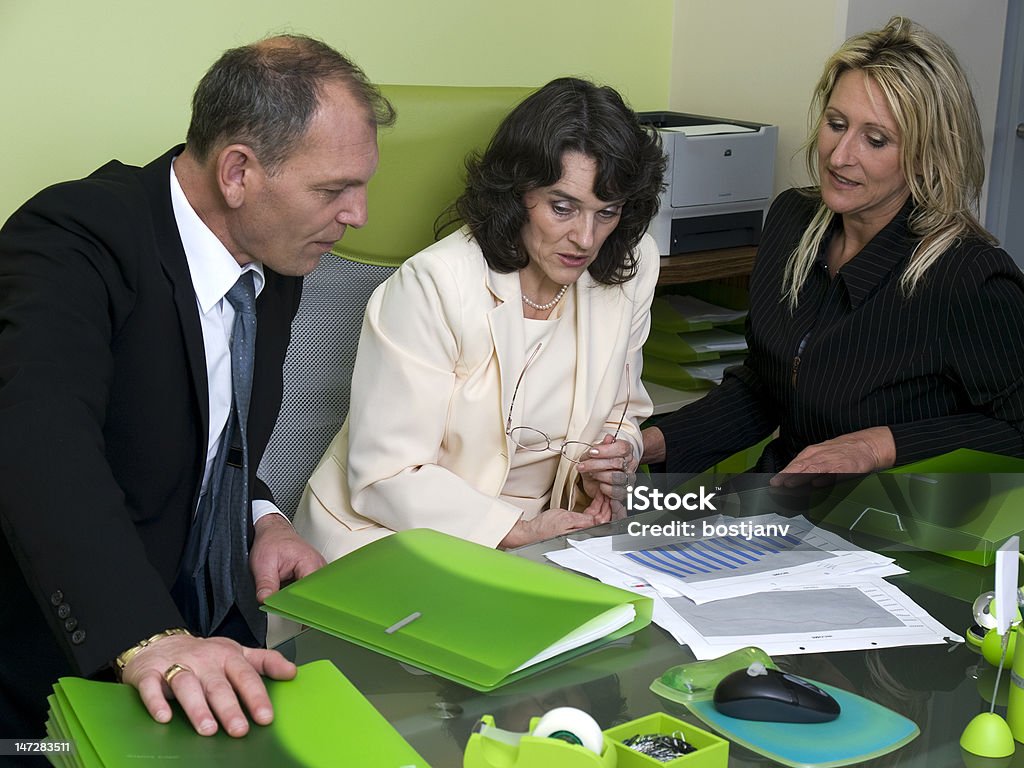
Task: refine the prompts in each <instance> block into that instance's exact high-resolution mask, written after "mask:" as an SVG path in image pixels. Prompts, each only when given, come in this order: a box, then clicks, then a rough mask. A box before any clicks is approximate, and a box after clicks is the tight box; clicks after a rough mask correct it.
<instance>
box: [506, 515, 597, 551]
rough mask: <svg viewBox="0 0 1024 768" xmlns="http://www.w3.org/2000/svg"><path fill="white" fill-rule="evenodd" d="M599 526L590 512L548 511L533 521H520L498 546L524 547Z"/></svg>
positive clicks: (508, 547)
mask: <svg viewBox="0 0 1024 768" xmlns="http://www.w3.org/2000/svg"><path fill="white" fill-rule="evenodd" d="M594 525H597V523H595V522H594V517H593V515H591V514H589V512H570V511H569V510H567V509H547V510H545V511H543V512H541V513H540V514H539V515H537V516H536V517H535V518H533V519H532V520H518V521H517V522H516V524H515V525H513V526H512V530H511V531H509V532H508V533H507V534H505V538H504V539H502V540H501V541H500V542H499V543H498V546H499V547H501V548H502V549H512V548H513V547H523V546H526V545H527V544H533V543H534V542H535V541H544V540H545V539H553V538H555V537H556V536H562V535H564V534H566V533H572V532H573V531H579V530H581V529H583V528H590V527H591V526H594Z"/></svg>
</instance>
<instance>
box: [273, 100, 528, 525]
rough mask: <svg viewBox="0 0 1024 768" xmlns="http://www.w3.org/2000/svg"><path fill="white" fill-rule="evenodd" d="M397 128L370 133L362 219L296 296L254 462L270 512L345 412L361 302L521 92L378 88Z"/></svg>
mask: <svg viewBox="0 0 1024 768" xmlns="http://www.w3.org/2000/svg"><path fill="white" fill-rule="evenodd" d="M381 90H382V91H383V92H384V95H385V96H387V97H388V99H390V100H391V102H392V103H393V104H394V105H395V109H396V110H397V112H398V122H397V123H396V124H395V126H394V127H393V128H389V129H384V130H382V131H381V135H380V164H379V166H378V169H377V174H376V176H374V178H373V179H372V180H371V182H370V187H369V221H368V223H367V225H366V226H365V227H363V228H362V229H359V230H355V229H350V230H349V231H348V232H347V233H346V234H345V238H344V239H343V240H342V241H340V242H339V243H337V244H336V245H335V247H334V250H333V251H332V252H331V253H328V254H325V255H324V257H323V258H322V259H321V262H320V266H319V267H318V268H317V269H316V270H315V271H314V272H313V273H312V274H310V275H309V276H308V277H307V278H306V280H305V282H304V284H303V289H302V303H301V305H300V306H299V311H298V314H297V315H296V317H295V321H294V322H293V323H292V340H291V345H290V346H289V348H288V356H287V358H286V359H285V364H284V400H283V402H282V404H281V414H280V416H279V417H278V421H277V426H276V428H275V430H274V434H273V435H272V436H271V439H270V443H269V445H268V446H267V452H266V454H265V455H264V457H263V461H262V462H261V464H260V468H259V475H260V477H261V478H262V479H263V480H264V481H265V482H266V483H267V485H269V486H270V489H271V490H272V491H273V493H274V497H275V500H276V501H277V504H278V507H279V508H280V509H281V511H282V512H284V513H285V514H286V515H288V516H289V517H290V516H291V515H293V514H294V513H295V509H296V507H297V506H298V503H299V498H300V497H301V495H302V490H303V488H304V487H305V484H306V480H307V479H308V478H309V476H310V475H311V474H312V472H313V469H314V468H315V467H316V465H317V462H319V461H320V457H321V456H322V455H323V452H324V451H325V450H326V449H327V446H328V444H329V443H330V442H331V440H332V439H333V438H334V435H335V434H336V433H337V432H338V430H339V429H340V428H341V425H342V422H344V420H345V416H346V415H347V413H348V401H349V386H350V382H351V379H352V366H353V365H354V363H355V355H356V347H357V345H358V342H359V331H360V328H361V326H362V320H363V312H364V309H365V307H366V302H367V300H368V299H369V298H370V294H371V293H373V291H374V289H375V288H376V287H377V286H378V285H379V284H380V283H381V282H382V281H383V280H385V279H386V278H387V277H388V276H389V275H390V274H391V273H392V272H393V271H394V270H395V268H396V267H397V266H398V265H400V264H401V263H402V262H403V261H405V259H407V258H409V257H410V256H412V255H413V254H414V253H416V252H417V251H419V250H422V249H423V248H424V247H426V246H427V245H429V244H430V243H431V242H433V240H434V221H435V219H436V218H437V217H438V215H439V214H440V213H441V212H442V211H443V210H444V209H445V208H446V207H447V206H448V205H450V204H451V203H452V202H453V201H454V200H455V198H456V197H458V195H459V194H460V193H461V191H462V188H463V184H464V175H465V174H464V171H465V157H466V155H467V154H468V153H469V152H471V151H473V150H482V149H483V148H484V147H486V146H487V142H488V141H489V140H490V138H491V135H492V134H493V133H494V130H495V129H496V128H497V126H498V123H499V122H501V119H502V118H503V117H504V116H505V115H506V114H508V112H509V110H511V108H512V107H513V106H515V104H517V103H518V102H519V101H521V100H522V99H523V98H524V97H525V96H527V95H528V94H529V93H530V92H531V89H528V88H497V87H496V88H483V87H458V86H417V85H385V86H381Z"/></svg>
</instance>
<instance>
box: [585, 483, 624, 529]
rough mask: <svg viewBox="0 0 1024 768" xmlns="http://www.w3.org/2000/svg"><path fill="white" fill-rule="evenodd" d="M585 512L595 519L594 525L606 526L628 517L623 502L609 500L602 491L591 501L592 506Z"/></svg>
mask: <svg viewBox="0 0 1024 768" xmlns="http://www.w3.org/2000/svg"><path fill="white" fill-rule="evenodd" d="M583 511H584V512H585V513H586V514H588V515H590V516H591V517H593V518H594V525H604V524H605V523H610V522H611V521H612V520H622V519H623V518H624V517H625V516H626V507H625V506H623V504H622V502H621V501H615V500H614V499H610V498H608V497H607V496H605V495H604V494H603V493H601V491H600V490H599V491H598V492H597V495H595V496H594V497H593V498H592V499H591V501H590V506H588V507H587V508H586V509H585V510H583Z"/></svg>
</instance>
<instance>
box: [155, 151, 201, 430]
mask: <svg viewBox="0 0 1024 768" xmlns="http://www.w3.org/2000/svg"><path fill="white" fill-rule="evenodd" d="M183 149H184V145H178V146H177V147H175V148H174V149H172V150H171V151H170V152H168V153H167V154H165V155H164V156H163V157H160V158H157V159H156V160H154V161H153V162H151V163H150V164H149V165H147V166H146V167H145V168H143V169H142V183H143V186H144V187H145V189H146V194H147V195H149V198H150V201H151V202H150V206H149V207H150V210H151V211H152V212H153V229H154V232H155V233H156V238H157V241H158V242H157V249H158V251H159V253H160V260H161V264H162V267H163V271H164V275H166V277H167V280H168V281H169V282H170V284H171V286H172V290H173V295H174V305H175V309H176V311H177V314H178V323H179V326H180V327H181V335H182V337H183V338H184V340H185V350H186V352H187V357H188V367H189V371H190V373H191V378H192V396H193V398H194V399H195V403H196V409H197V411H198V412H199V415H200V418H201V419H202V430H201V432H200V434H203V435H206V434H208V433H209V430H210V399H209V389H210V385H209V381H208V380H207V375H206V351H205V348H204V346H203V331H202V328H201V327H200V325H199V310H198V308H197V306H196V292H195V287H194V286H193V285H192V275H191V273H190V272H189V271H188V261H187V260H186V259H185V249H184V247H183V246H182V244H181V236H180V235H179V234H178V225H177V223H176V222H175V220H174V209H173V208H172V207H171V182H170V173H171V170H170V168H171V159H172V158H174V157H175V156H176V155H178V154H180V153H181V151H182V150H183Z"/></svg>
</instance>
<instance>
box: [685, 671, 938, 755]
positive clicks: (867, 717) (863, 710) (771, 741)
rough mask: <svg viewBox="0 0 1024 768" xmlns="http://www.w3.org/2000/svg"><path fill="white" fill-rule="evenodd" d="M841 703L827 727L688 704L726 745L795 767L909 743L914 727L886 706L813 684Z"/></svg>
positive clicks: (709, 704) (915, 731)
mask: <svg viewBox="0 0 1024 768" xmlns="http://www.w3.org/2000/svg"><path fill="white" fill-rule="evenodd" d="M810 682H812V683H814V684H815V685H817V686H818V687H820V688H823V689H824V690H826V691H828V692H829V693H830V694H831V695H832V697H833V698H834V699H835V700H836V701H837V702H839V717H837V718H836V719H835V720H833V721H832V722H830V723H769V722H762V721H757V720H739V719H737V718H735V717H729V716H727V715H723V714H721V713H720V712H719V711H718V710H717V709H715V705H714V703H713V702H712V701H710V700H706V701H691V702H687V703H686V706H687V707H688V708H689V710H690V711H691V712H693V714H694V715H696V716H697V717H698V718H699V719H700V720H702V721H703V722H704V723H706V724H707V725H709V726H711V728H713V729H714V730H716V731H718V733H719V734H720V735H722V736H724V737H725V738H727V739H729V740H730V741H732V742H734V743H735V744H738V745H739V746H741V747H746V748H747V749H749V750H750V751H751V752H757V753H758V754H760V755H764V756H765V757H768V758H771V759H772V760H774V761H776V762H778V763H782V764H783V765H789V766H793V768H832V767H833V766H840V765H850V764H852V763H859V762H862V761H864V760H870V759H871V758H874V757H878V756H879V755H884V754H886V753H888V752H892V751H893V750H895V749H899V748H900V747H902V746H903V745H904V744H909V743H910V742H911V741H913V740H914V739H915V738H916V737H917V735H918V734H919V733H920V732H921V731H920V729H919V728H918V727H917V724H916V723H914V721H912V720H908V719H907V718H905V717H903V715H900V714H897V713H896V712H893V711H892V710H891V709H889V708H888V707H883V706H882V705H881V704H876V703H875V702H873V701H869V700H868V699H865V698H864V697H863V696H858V695H857V694H855V693H850V692H849V691H844V690H842V689H841V688H836V687H835V686H832V685H826V684H825V683H819V682H815V681H813V680H811V681H810Z"/></svg>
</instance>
